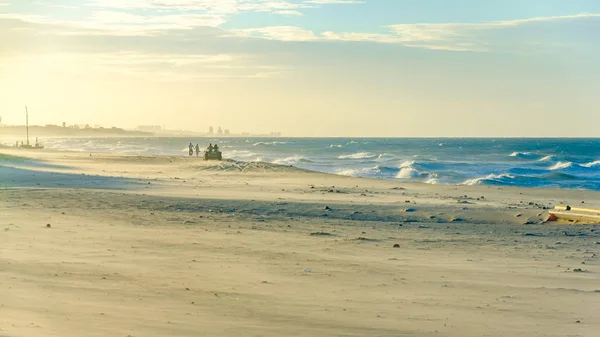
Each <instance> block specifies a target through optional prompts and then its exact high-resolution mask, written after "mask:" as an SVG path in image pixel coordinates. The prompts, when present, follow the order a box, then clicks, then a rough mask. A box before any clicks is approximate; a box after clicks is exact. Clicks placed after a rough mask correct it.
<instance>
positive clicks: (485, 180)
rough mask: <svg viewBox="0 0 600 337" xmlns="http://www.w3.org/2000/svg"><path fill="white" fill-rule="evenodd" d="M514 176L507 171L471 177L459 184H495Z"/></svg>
mask: <svg viewBox="0 0 600 337" xmlns="http://www.w3.org/2000/svg"><path fill="white" fill-rule="evenodd" d="M514 178H515V176H513V175H512V174H509V173H503V174H489V175H487V176H485V177H480V178H473V179H468V180H466V181H464V182H463V183H462V184H461V185H468V186H476V185H482V184H497V183H503V182H506V180H509V179H514Z"/></svg>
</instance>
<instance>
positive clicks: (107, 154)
mask: <svg viewBox="0 0 600 337" xmlns="http://www.w3.org/2000/svg"><path fill="white" fill-rule="evenodd" d="M0 150H2V152H0V155H1V154H2V153H5V154H9V155H12V156H16V157H23V158H36V157H38V156H36V155H39V154H42V156H41V157H48V156H44V154H55V155H59V156H60V155H71V156H72V157H85V158H87V156H90V155H91V156H100V157H114V158H145V159H153V158H160V159H169V160H191V161H199V162H201V163H204V164H208V166H211V164H214V165H216V164H219V163H230V164H234V165H254V164H256V165H261V166H265V167H272V168H279V169H291V170H296V171H298V172H305V173H314V174H317V175H327V176H332V177H338V178H340V177H341V178H348V179H361V180H372V181H386V182H390V183H394V184H400V185H412V186H416V187H419V186H420V187H421V188H424V187H426V186H440V187H443V188H446V189H452V188H453V187H456V188H461V189H471V188H472V189H475V190H476V189H499V190H503V189H506V190H514V191H516V190H522V189H525V190H534V191H536V190H537V191H540V192H542V191H547V192H554V193H558V194H560V193H561V192H579V193H598V194H600V191H599V190H593V189H585V188H560V187H543V186H513V185H490V184H487V185H486V184H479V185H469V184H445V183H427V182H419V181H404V180H400V179H385V178H377V177H361V176H349V175H343V174H336V173H329V172H323V171H317V170H312V169H306V168H301V167H297V166H294V165H283V164H277V163H271V162H266V161H243V160H236V159H231V158H223V161H222V162H216V161H208V162H205V161H203V160H202V158H198V157H195V156H192V157H189V156H187V155H184V154H182V155H169V154H152V155H149V154H124V153H110V152H100V151H99V152H92V151H76V150H57V149H43V150H20V149H15V148H13V147H5V148H2V147H1V146H0ZM186 151H187V150H186ZM183 152H185V151H182V153H183ZM23 154H24V155H25V156H20V155H23ZM49 157H52V156H49ZM599 207H600V205H599Z"/></svg>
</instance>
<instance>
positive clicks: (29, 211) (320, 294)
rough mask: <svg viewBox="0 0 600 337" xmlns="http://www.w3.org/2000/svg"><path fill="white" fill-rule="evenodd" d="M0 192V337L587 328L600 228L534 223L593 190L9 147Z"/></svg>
mask: <svg viewBox="0 0 600 337" xmlns="http://www.w3.org/2000/svg"><path fill="white" fill-rule="evenodd" d="M34 158H35V159H34ZM0 186H1V187H0V336H2V337H21V336H60V337H70V336H73V337H75V336H77V337H81V336H123V337H125V336H134V337H140V336H456V337H468V336H473V337H475V336H561V337H564V336H590V337H592V336H600V277H599V276H600V260H599V257H600V233H599V231H600V226H598V225H593V224H568V223H567V224H565V223H544V222H543V220H544V219H545V218H546V217H547V210H546V209H545V208H548V207H553V206H554V205H555V204H558V203H568V204H577V205H580V204H581V202H582V201H585V205H586V206H587V207H594V206H596V207H598V206H600V194H599V193H596V192H585V191H561V190H551V189H526V188H508V187H503V188H499V187H468V186H437V185H425V184H406V183H398V182H391V181H378V180H369V179H358V178H348V177H340V176H331V175H325V174H319V173H313V172H307V171H302V170H298V169H294V168H290V167H282V166H275V165H269V164H259V163H247V164H244V163H235V162H230V161H227V162H223V163H205V162H202V161H200V160H197V159H196V158H193V159H190V158H178V157H166V156H165V157H158V156H157V157H140V156H118V155H105V154H92V155H90V154H78V153H61V152H29V153H28V152H16V151H12V150H2V152H1V153H0ZM482 197H483V198H482ZM48 224H49V225H50V227H47V226H48ZM394 245H398V246H399V248H394V247H393V246H394Z"/></svg>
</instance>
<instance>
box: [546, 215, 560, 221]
mask: <svg viewBox="0 0 600 337" xmlns="http://www.w3.org/2000/svg"><path fill="white" fill-rule="evenodd" d="M546 221H558V217H557V216H556V214H550V216H549V217H548V220H546Z"/></svg>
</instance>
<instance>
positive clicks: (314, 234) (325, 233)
mask: <svg viewBox="0 0 600 337" xmlns="http://www.w3.org/2000/svg"><path fill="white" fill-rule="evenodd" d="M310 235H311V236H333V234H331V233H327V232H314V233H310Z"/></svg>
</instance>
